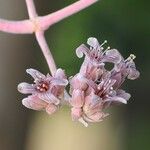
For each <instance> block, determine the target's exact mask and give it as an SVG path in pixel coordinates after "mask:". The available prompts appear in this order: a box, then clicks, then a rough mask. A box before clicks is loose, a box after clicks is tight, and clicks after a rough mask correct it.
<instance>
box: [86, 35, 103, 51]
mask: <svg viewBox="0 0 150 150" xmlns="http://www.w3.org/2000/svg"><path fill="white" fill-rule="evenodd" d="M87 44H88V45H90V46H91V47H93V48H94V49H97V48H98V47H100V44H99V42H98V40H97V39H96V38H95V37H90V38H88V40H87Z"/></svg>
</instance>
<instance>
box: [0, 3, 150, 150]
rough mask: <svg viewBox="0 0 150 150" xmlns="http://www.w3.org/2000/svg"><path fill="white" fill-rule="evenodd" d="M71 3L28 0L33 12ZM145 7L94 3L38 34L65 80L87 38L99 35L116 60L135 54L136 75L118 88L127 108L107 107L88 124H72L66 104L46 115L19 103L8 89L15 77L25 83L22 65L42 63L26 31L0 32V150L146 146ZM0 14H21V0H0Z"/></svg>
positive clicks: (148, 13)
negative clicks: (114, 50) (97, 120)
mask: <svg viewBox="0 0 150 150" xmlns="http://www.w3.org/2000/svg"><path fill="white" fill-rule="evenodd" d="M72 2H75V0H55V1H54V0H35V4H36V7H37V11H38V12H39V14H40V15H45V14H48V13H50V12H53V11H56V10H58V9H60V8H63V7H64V6H67V5H69V4H71V3H72ZM149 6H150V1H148V0H143V1H141V0H122V1H119V0H103V1H99V2H98V3H96V4H94V5H93V6H91V7H89V8H87V9H85V10H83V11H82V12H80V13H78V14H76V15H74V16H71V17H69V18H67V19H65V20H63V21H61V22H59V23H57V24H56V25H54V26H52V27H50V29H49V30H48V31H47V32H46V38H47V41H48V43H49V46H50V48H51V50H52V53H53V55H54V58H55V60H56V63H57V66H58V67H61V68H63V69H65V70H66V73H67V74H68V77H69V76H71V75H74V74H76V73H77V72H78V70H79V68H80V65H81V62H82V60H79V59H78V58H77V57H76V55H75V49H76V48H77V47H78V46H79V45H80V44H81V43H86V40H87V38H88V37H90V36H95V37H97V38H98V39H99V41H104V40H105V39H107V40H108V44H109V45H110V46H111V47H112V48H117V49H118V50H120V52H121V53H122V55H123V56H124V57H128V56H129V54H131V53H134V54H135V55H136V56H137V58H136V60H135V61H136V64H137V68H138V69H139V70H140V72H141V77H140V78H139V79H138V80H136V81H126V83H125V84H124V87H123V88H124V89H126V90H127V91H128V92H129V93H131V95H132V97H131V99H130V101H129V103H128V105H121V106H118V107H115V108H113V109H110V110H108V111H109V112H110V113H111V116H110V117H108V118H107V119H106V120H105V121H104V122H102V123H97V124H93V125H91V126H89V127H88V128H85V127H83V126H82V125H81V124H79V123H74V122H72V121H71V117H70V110H69V108H67V107H66V108H61V110H60V111H59V112H57V113H56V114H54V115H53V116H48V115H47V114H46V113H44V112H34V111H32V110H28V109H26V108H25V107H23V106H22V104H21V99H22V98H23V97H25V95H21V94H19V93H18V92H17V90H16V87H17V84H18V83H19V82H22V81H29V82H31V79H30V78H29V77H28V76H27V75H26V74H25V69H27V68H30V67H32V68H36V69H39V70H41V71H42V72H43V73H47V72H48V67H47V64H46V62H45V60H44V57H43V55H42V53H41V51H40V48H39V46H38V44H37V42H36V40H35V37H34V36H33V35H12V34H6V33H2V32H0V68H1V70H0V85H1V86H0V150H76V149H78V150H91V149H92V150H141V149H144V150H149V149H150V142H149V141H150V140H149V139H150V117H149V115H150V109H149V105H150V101H149V84H150V69H149V64H150V59H149V56H150V51H149V49H148V48H149V43H150V19H149V18H150V8H149ZM0 16H1V18H6V19H14V20H20V19H24V18H27V17H28V14H27V11H26V6H25V2H24V0H23V1H20V0H9V1H4V0H0Z"/></svg>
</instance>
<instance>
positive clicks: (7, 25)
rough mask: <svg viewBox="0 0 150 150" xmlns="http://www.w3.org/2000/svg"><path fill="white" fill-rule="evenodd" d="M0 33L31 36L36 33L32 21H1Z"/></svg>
mask: <svg viewBox="0 0 150 150" xmlns="http://www.w3.org/2000/svg"><path fill="white" fill-rule="evenodd" d="M0 31H3V32H8V33H13V34H31V33H33V31H34V26H33V23H32V22H31V21H30V20H22V21H8V20H5V19H0Z"/></svg>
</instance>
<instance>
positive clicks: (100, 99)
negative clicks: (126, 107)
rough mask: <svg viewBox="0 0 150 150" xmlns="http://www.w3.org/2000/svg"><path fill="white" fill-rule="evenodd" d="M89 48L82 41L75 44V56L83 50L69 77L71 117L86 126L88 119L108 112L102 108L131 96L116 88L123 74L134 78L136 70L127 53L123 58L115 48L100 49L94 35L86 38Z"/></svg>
mask: <svg viewBox="0 0 150 150" xmlns="http://www.w3.org/2000/svg"><path fill="white" fill-rule="evenodd" d="M87 43H88V44H89V45H90V48H88V47H86V46H85V45H84V44H82V45H81V46H80V47H79V48H77V50H76V53H77V56H78V57H82V56H83V54H85V59H84V62H83V64H82V65H81V68H80V71H79V73H77V74H76V75H75V76H74V77H72V78H71V79H70V87H71V88H70V94H71V95H72V98H71V99H70V104H71V106H72V109H71V115H72V118H73V120H78V121H80V122H82V123H83V124H84V125H85V126H87V123H88V122H99V121H102V120H103V119H104V118H105V117H106V116H108V114H107V113H104V112H103V111H104V109H106V108H108V107H109V106H111V105H114V104H120V103H124V104H126V103H127V101H128V100H129V98H130V97H131V96H130V94H129V93H126V92H125V91H124V90H122V89H119V87H120V86H121V84H122V83H123V82H124V80H125V78H126V77H128V79H132V80H133V79H136V78H137V77H139V72H138V71H137V70H136V67H135V63H134V61H133V59H134V58H135V56H134V55H133V54H131V55H130V57H129V58H127V59H126V60H124V59H123V57H122V56H121V54H120V53H119V52H118V50H116V49H110V48H107V49H106V50H103V49H104V48H103V47H102V46H103V44H104V43H106V41H104V43H103V44H101V45H100V44H99V42H98V41H97V39H96V38H93V37H92V38H89V39H88V40H87ZM106 62H107V63H113V64H114V68H113V69H112V70H110V71H108V70H107V69H106V68H105V63H106Z"/></svg>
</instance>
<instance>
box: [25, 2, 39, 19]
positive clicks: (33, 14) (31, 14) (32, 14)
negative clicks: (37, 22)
mask: <svg viewBox="0 0 150 150" xmlns="http://www.w3.org/2000/svg"><path fill="white" fill-rule="evenodd" d="M26 5H27V9H28V14H29V17H30V19H32V18H35V17H37V13H36V8H35V4H34V1H33V0H26Z"/></svg>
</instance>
